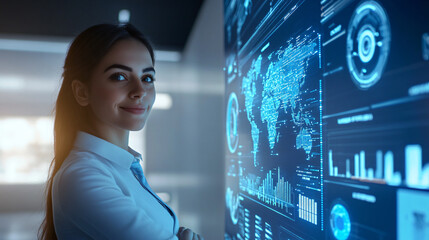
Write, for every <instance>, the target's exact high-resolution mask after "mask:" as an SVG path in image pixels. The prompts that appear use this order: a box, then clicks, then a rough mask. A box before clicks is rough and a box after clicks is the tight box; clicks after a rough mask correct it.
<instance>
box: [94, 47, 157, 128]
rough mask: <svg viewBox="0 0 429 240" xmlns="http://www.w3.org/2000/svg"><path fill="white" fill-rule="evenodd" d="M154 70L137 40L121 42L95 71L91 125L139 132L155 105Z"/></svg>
mask: <svg viewBox="0 0 429 240" xmlns="http://www.w3.org/2000/svg"><path fill="white" fill-rule="evenodd" d="M154 81H155V69H154V68H153V63H152V58H151V56H150V54H149V51H148V50H147V48H146V47H145V46H144V45H143V44H142V43H141V42H139V41H138V40H135V39H125V40H120V41H118V42H117V43H115V44H114V45H113V47H112V48H111V49H110V51H109V52H108V53H107V54H106V56H105V57H104V58H103V59H102V61H101V62H100V63H99V64H98V65H97V67H96V68H95V69H94V72H93V74H92V75H91V79H90V82H89V98H88V100H89V102H88V105H89V107H90V108H91V110H92V114H91V115H92V124H93V125H94V126H95V127H96V128H97V130H99V131H100V130H102V131H109V129H115V130H121V129H122V130H133V131H136V130H140V129H142V128H143V126H144V124H145V122H146V119H147V118H148V116H149V113H150V111H151V109H152V106H153V103H154V101H155V85H154Z"/></svg>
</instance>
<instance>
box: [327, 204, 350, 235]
mask: <svg viewBox="0 0 429 240" xmlns="http://www.w3.org/2000/svg"><path fill="white" fill-rule="evenodd" d="M330 222H331V230H332V234H333V235H334V237H335V239H338V240H346V239H348V238H349V235H350V230H351V224H350V217H349V213H348V212H347V209H346V208H345V207H344V206H343V205H341V204H338V203H337V204H335V205H334V206H333V207H332V210H331V216H330Z"/></svg>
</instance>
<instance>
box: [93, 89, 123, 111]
mask: <svg viewBox="0 0 429 240" xmlns="http://www.w3.org/2000/svg"><path fill="white" fill-rule="evenodd" d="M121 96H122V94H121V93H120V92H119V91H117V90H113V89H110V88H107V87H104V88H103V87H98V88H95V89H93V94H92V99H91V100H92V101H91V102H93V104H94V105H95V106H98V107H102V108H109V107H112V106H115V105H116V104H117V103H118V102H119V100H120V99H121Z"/></svg>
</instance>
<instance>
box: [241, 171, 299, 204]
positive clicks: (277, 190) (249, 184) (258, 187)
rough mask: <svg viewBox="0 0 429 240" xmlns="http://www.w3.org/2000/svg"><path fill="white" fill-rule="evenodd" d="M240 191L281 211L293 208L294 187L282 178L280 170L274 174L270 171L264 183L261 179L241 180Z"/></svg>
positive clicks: (247, 178) (248, 178)
mask: <svg viewBox="0 0 429 240" xmlns="http://www.w3.org/2000/svg"><path fill="white" fill-rule="evenodd" d="M275 175H277V176H275ZM240 189H241V190H242V191H245V192H247V193H248V194H250V195H251V196H256V197H257V198H258V199H259V200H261V201H262V202H264V203H266V204H269V205H271V206H275V207H279V208H281V209H284V208H288V207H292V206H293V204H292V201H293V200H292V197H293V196H292V185H291V184H290V183H289V182H288V181H285V180H284V178H283V177H281V172H280V168H277V170H276V171H274V172H273V171H272V170H270V171H268V173H267V175H266V177H265V178H264V179H263V180H262V181H261V179H260V178H259V179H257V178H255V179H252V178H250V177H246V178H244V179H241V180H240Z"/></svg>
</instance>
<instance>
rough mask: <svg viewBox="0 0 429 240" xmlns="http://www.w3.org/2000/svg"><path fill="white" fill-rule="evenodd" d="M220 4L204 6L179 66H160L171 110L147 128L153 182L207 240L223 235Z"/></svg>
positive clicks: (210, 2) (161, 88) (213, 0)
mask: <svg viewBox="0 0 429 240" xmlns="http://www.w3.org/2000/svg"><path fill="white" fill-rule="evenodd" d="M222 4H223V2H222V1H218V0H206V1H205V2H204V4H203V6H202V9H201V11H200V14H199V16H198V18H197V21H196V22H195V25H194V28H193V31H192V33H191V35H190V36H189V39H188V43H187V45H186V48H185V51H184V53H183V61H182V62H181V63H179V64H165V63H164V64H159V65H158V66H157V74H158V79H159V81H158V82H157V84H158V85H157V87H158V91H162V92H168V93H170V94H172V97H173V108H172V109H171V110H169V111H161V110H159V111H155V112H153V113H152V116H151V117H150V119H149V121H148V125H147V127H146V137H147V138H146V149H147V155H146V157H147V161H146V168H147V170H146V172H147V174H148V175H149V182H150V184H151V185H152V186H153V187H154V188H155V189H156V190H158V191H162V192H164V191H165V192H170V193H171V194H172V201H171V203H170V204H171V205H172V206H173V208H174V210H175V211H176V212H177V214H178V215H179V221H180V223H181V225H185V226H187V227H190V228H192V229H194V230H195V231H196V232H199V233H201V234H202V235H203V236H204V237H205V239H208V240H210V239H214V240H217V239H223V232H224V202H225V200H224V130H223V129H224V110H223V109H224V73H223V66H224V49H223V41H224V39H223V5H222ZM163 81H164V82H163Z"/></svg>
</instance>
